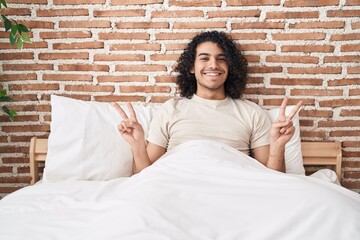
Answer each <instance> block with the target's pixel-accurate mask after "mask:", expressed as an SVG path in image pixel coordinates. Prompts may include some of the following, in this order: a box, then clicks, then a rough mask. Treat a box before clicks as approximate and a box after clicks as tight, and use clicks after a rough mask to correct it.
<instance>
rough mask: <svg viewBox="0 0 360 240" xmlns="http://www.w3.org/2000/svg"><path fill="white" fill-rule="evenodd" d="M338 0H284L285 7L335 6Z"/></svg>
mask: <svg viewBox="0 0 360 240" xmlns="http://www.w3.org/2000/svg"><path fill="white" fill-rule="evenodd" d="M337 5H339V0H317V1H309V0H286V1H285V4H284V6H285V7H322V6H337Z"/></svg>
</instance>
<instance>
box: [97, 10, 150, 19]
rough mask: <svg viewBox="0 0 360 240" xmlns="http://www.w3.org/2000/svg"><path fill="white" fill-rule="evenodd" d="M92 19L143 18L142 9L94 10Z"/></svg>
mask: <svg viewBox="0 0 360 240" xmlns="http://www.w3.org/2000/svg"><path fill="white" fill-rule="evenodd" d="M93 14H94V17H144V16H145V10H143V9H127V10H94V13H93Z"/></svg>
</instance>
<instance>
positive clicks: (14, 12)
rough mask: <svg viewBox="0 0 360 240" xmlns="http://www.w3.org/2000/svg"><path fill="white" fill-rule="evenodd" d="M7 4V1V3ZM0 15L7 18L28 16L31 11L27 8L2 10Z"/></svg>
mask: <svg viewBox="0 0 360 240" xmlns="http://www.w3.org/2000/svg"><path fill="white" fill-rule="evenodd" d="M7 2H9V1H7ZM0 13H1V14H3V15H5V16H7V17H8V18H9V17H10V16H30V15H31V11H30V9H27V8H2V9H1V10H0Z"/></svg>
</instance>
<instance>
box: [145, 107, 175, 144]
mask: <svg viewBox="0 0 360 240" xmlns="http://www.w3.org/2000/svg"><path fill="white" fill-rule="evenodd" d="M172 108H173V107H172V104H171V101H170V100H169V101H168V102H165V103H164V104H163V105H162V106H161V107H159V108H158V109H157V110H156V111H155V112H154V116H153V118H152V120H151V123H150V127H149V132H148V137H147V141H148V142H150V143H153V144H156V145H158V146H161V147H164V148H167V146H168V142H169V138H170V136H169V130H168V128H169V127H168V126H169V119H170V116H171V111H172Z"/></svg>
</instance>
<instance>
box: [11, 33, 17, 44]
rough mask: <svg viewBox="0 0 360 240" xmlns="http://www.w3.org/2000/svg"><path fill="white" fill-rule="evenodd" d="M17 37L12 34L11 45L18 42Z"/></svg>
mask: <svg viewBox="0 0 360 240" xmlns="http://www.w3.org/2000/svg"><path fill="white" fill-rule="evenodd" d="M17 38H18V37H17V36H16V35H15V36H13V35H12V34H10V43H11V45H13V46H14V45H15V43H16V42H17Z"/></svg>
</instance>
